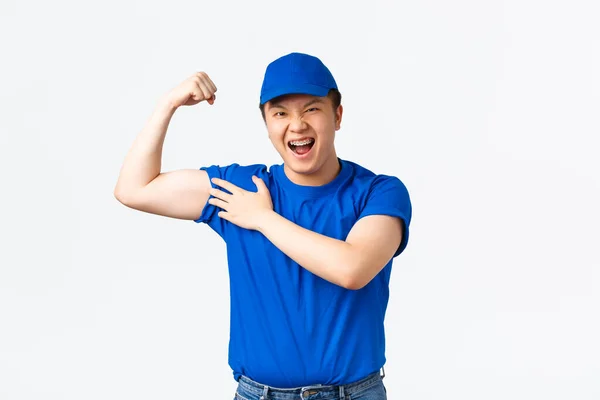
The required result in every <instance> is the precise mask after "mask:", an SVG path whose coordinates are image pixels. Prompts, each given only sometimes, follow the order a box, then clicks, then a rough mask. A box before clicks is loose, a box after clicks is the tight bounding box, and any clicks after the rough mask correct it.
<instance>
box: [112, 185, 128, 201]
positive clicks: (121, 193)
mask: <svg viewBox="0 0 600 400" xmlns="http://www.w3.org/2000/svg"><path fill="white" fill-rule="evenodd" d="M113 196H115V199H117V200H118V201H119V203H121V204H123V205H128V204H130V203H131V194H130V192H129V191H126V190H124V189H123V188H122V187H120V186H119V185H117V186H115V189H114V190H113Z"/></svg>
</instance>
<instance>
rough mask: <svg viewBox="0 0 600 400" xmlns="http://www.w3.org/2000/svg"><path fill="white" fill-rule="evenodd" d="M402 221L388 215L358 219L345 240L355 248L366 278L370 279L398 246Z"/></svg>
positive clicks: (401, 231) (383, 265)
mask: <svg viewBox="0 0 600 400" xmlns="http://www.w3.org/2000/svg"><path fill="white" fill-rule="evenodd" d="M402 235H403V223H402V221H401V220H400V218H397V217H392V216H389V215H369V216H366V217H363V218H361V219H359V220H358V221H357V222H356V223H355V224H354V226H353V227H352V229H351V230H350V233H349V234H348V237H347V238H346V242H347V243H349V244H350V245H352V247H353V248H354V249H355V252H356V257H357V258H358V259H359V260H360V262H359V265H360V269H361V270H362V271H361V273H362V274H364V275H365V276H366V277H367V278H368V280H370V279H372V278H373V277H374V276H375V275H377V274H378V273H379V271H381V269H382V268H383V267H385V265H386V264H387V263H388V262H389V261H390V260H391V259H392V257H393V256H394V254H395V253H396V250H398V247H399V246H400V243H401V241H402Z"/></svg>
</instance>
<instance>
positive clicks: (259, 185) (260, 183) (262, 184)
mask: <svg viewBox="0 0 600 400" xmlns="http://www.w3.org/2000/svg"><path fill="white" fill-rule="evenodd" d="M252 181H253V182H254V184H255V185H256V188H257V189H258V191H259V192H264V191H265V190H269V189H268V188H267V185H266V184H265V181H263V180H262V179H260V178H259V177H258V176H256V175H252Z"/></svg>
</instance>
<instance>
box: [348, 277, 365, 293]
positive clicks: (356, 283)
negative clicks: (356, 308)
mask: <svg viewBox="0 0 600 400" xmlns="http://www.w3.org/2000/svg"><path fill="white" fill-rule="evenodd" d="M367 283H368V282H367ZM367 283H364V282H362V281H360V280H358V279H354V280H353V279H348V280H346V281H344V282H343V284H342V287H343V288H344V289H348V290H360V289H362V288H364V287H365V286H367Z"/></svg>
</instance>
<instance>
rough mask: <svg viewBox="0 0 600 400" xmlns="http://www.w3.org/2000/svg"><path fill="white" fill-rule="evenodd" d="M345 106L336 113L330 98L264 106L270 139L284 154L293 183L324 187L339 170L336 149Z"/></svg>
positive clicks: (288, 99) (286, 99) (294, 98)
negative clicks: (336, 139)
mask: <svg viewBox="0 0 600 400" xmlns="http://www.w3.org/2000/svg"><path fill="white" fill-rule="evenodd" d="M342 112H343V109H342V106H341V105H340V106H339V107H338V109H337V110H333V105H332V102H331V99H330V98H329V97H317V96H310V95H304V94H294V95H287V96H283V97H281V98H279V99H275V100H273V101H269V102H267V103H266V104H265V123H266V125H267V130H268V132H269V139H271V142H272V143H273V146H275V149H276V150H277V152H278V153H279V155H281V158H282V159H283V162H284V165H285V171H286V174H287V175H288V178H290V179H291V180H292V181H293V182H296V183H298V184H304V185H322V184H325V183H327V182H328V181H329V180H331V179H333V177H335V175H336V174H337V172H338V170H339V163H338V161H337V154H336V152H335V147H334V139H335V132H336V131H337V130H339V129H340V124H341V122H342Z"/></svg>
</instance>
